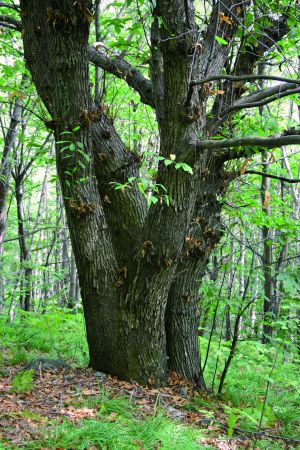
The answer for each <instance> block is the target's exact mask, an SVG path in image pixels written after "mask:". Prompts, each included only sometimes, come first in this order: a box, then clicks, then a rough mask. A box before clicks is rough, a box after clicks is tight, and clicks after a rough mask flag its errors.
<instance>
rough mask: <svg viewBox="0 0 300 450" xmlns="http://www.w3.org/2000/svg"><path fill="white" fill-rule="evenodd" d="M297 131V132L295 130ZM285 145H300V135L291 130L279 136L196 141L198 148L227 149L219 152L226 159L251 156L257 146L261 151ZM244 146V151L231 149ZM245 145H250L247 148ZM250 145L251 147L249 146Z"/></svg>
mask: <svg viewBox="0 0 300 450" xmlns="http://www.w3.org/2000/svg"><path fill="white" fill-rule="evenodd" d="M295 133H296V132H295ZM284 145H300V135H299V134H291V135H289V130H287V131H286V132H285V133H284V134H282V135H279V136H271V137H267V138H260V137H256V136H246V137H240V138H235V139H221V140H212V139H209V140H201V141H200V140H199V141H197V142H196V148H197V150H204V149H207V150H227V151H225V152H222V151H221V152H217V154H216V156H218V153H219V155H220V157H222V158H223V159H224V160H225V161H227V160H231V159H239V158H242V157H244V156H249V155H253V154H255V153H257V151H256V149H257V147H260V148H261V149H260V151H264V150H265V149H266V148H277V147H282V146H284ZM238 147H243V148H244V150H243V151H234V152H232V151H230V150H229V149H232V148H238ZM245 147H248V148H247V149H245ZM249 147H250V148H249Z"/></svg>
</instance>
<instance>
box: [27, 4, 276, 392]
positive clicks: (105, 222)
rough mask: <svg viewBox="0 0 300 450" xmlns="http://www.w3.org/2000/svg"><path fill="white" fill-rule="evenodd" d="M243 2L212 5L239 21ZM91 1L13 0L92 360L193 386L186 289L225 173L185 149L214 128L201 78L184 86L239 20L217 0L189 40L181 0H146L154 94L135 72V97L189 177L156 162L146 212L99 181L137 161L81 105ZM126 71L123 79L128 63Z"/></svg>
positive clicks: (214, 161)
mask: <svg viewBox="0 0 300 450" xmlns="http://www.w3.org/2000/svg"><path fill="white" fill-rule="evenodd" d="M246 3H247V2H242V3H241V4H239V5H238V8H237V6H236V3H235V2H233V1H230V0H224V2H223V3H222V10H223V8H225V10H224V11H225V12H226V14H228V16H229V15H230V16H231V14H232V16H233V17H234V16H235V15H236V14H238V15H242V14H243V11H244V6H245V4H246ZM91 7H92V2H91V1H90V0H80V1H76V2H74V0H61V1H60V2H58V1H57V0H45V1H44V2H42V3H41V2H40V4H38V5H37V2H36V1H34V0H21V9H22V26H23V29H24V30H23V40H24V50H25V57H26V60H27V65H28V67H29V69H30V72H31V74H32V78H33V81H34V83H35V85H36V88H37V91H38V93H39V95H40V97H41V98H42V100H43V102H44V103H45V105H46V108H47V110H48V112H49V114H50V118H51V120H49V121H48V126H50V127H52V128H53V130H54V135H55V140H56V157H57V170H58V175H59V179H60V184H61V189H62V196H63V200H64V205H65V209H66V217H67V221H68V226H69V229H70V236H71V241H72V248H73V252H74V256H75V260H76V266H77V270H78V277H79V282H80V287H81V294H82V301H83V308H84V314H85V320H86V327H87V339H88V344H89V351H90V364H91V366H92V367H94V368H96V369H98V370H102V371H106V372H109V373H112V374H114V375H118V376H120V377H122V378H126V379H135V380H137V381H140V382H143V383H147V382H148V383H155V384H159V383H164V382H165V380H166V378H167V374H168V370H169V369H172V370H175V371H176V372H178V373H180V374H181V375H184V376H186V377H187V378H189V379H192V380H194V381H199V382H200V383H202V384H203V380H202V376H201V371H200V367H199V353H198V339H197V334H198V333H197V328H198V312H197V308H198V304H197V302H198V288H199V284H200V281H201V277H202V275H203V272H204V269H205V265H206V264H207V261H208V258H209V255H210V252H211V250H212V249H213V248H214V246H215V245H216V244H217V242H218V241H219V239H220V236H221V225H220V211H221V202H220V199H221V197H222V195H223V194H224V192H225V191H226V188H227V184H228V182H229V181H230V179H231V175H230V174H227V173H225V172H224V171H223V164H224V161H225V160H226V158H227V159H230V158H231V156H230V155H229V153H228V152H227V155H225V154H223V153H222V152H220V153H219V154H218V155H219V156H216V154H214V153H212V152H210V151H209V150H207V149H202V150H200V146H198V148H197V145H196V144H195V143H196V142H199V140H200V141H201V138H204V139H205V138H207V137H209V133H213V134H214V133H215V132H217V131H218V127H217V128H216V129H214V124H213V123H212V121H211V122H210V124H207V123H206V122H207V121H206V104H207V98H208V94H209V93H210V87H209V85H208V86H204V87H203V86H198V85H194V86H192V83H191V81H192V80H194V79H199V78H204V77H206V76H209V75H211V74H219V73H220V71H221V69H222V68H224V66H225V63H226V61H227V58H228V54H229V51H230V45H228V46H226V45H221V44H220V43H218V42H216V40H215V36H216V34H218V35H220V36H221V35H222V36H224V37H226V40H227V41H228V42H230V41H231V40H232V38H233V37H234V34H235V32H236V30H237V27H238V21H237V20H233V19H232V20H230V19H229V23H228V20H227V21H224V20H223V21H222V20H220V17H221V15H220V14H221V13H222V11H220V9H219V4H216V5H215V6H214V8H213V11H212V14H211V20H210V23H209V25H208V27H207V30H206V32H205V33H204V35H201V33H200V32H199V30H198V29H197V24H196V22H195V11H194V5H193V2H192V1H190V0H186V1H184V2H182V1H181V0H158V1H157V2H156V7H155V9H154V11H153V19H154V20H153V27H152V34H151V51H152V64H151V81H152V88H153V92H152V94H153V95H152V96H151V92H150V93H149V89H148V87H149V84H150V83H147V80H146V84H147V86H148V87H147V92H146V95H145V96H144V98H146V103H148V104H151V105H152V106H154V108H155V111H156V117H157V122H158V129H159V134H160V156H162V157H163V158H165V159H169V158H170V155H175V157H176V162H180V163H185V164H187V165H189V166H190V167H191V168H192V169H193V173H192V174H191V173H188V172H186V171H184V170H182V169H180V168H178V167H177V169H176V167H175V163H171V164H170V165H168V166H167V165H165V164H164V161H160V163H159V167H158V178H157V186H159V185H163V186H164V187H165V188H166V189H167V194H168V196H169V197H170V198H171V204H170V205H167V204H166V203H165V202H164V201H162V202H157V203H156V204H155V205H154V204H153V205H152V206H151V207H150V209H149V210H147V206H146V201H145V199H144V197H143V196H142V194H141V193H140V192H139V190H138V188H137V185H133V186H132V189H126V190H125V191H124V192H121V191H120V190H114V189H111V187H110V185H109V183H110V182H119V183H124V182H126V181H127V180H128V178H129V177H139V161H138V160H137V158H136V155H134V154H133V153H131V152H128V151H127V150H126V148H125V147H124V144H123V143H122V141H121V139H120V137H119V136H118V135H117V133H116V132H115V129H114V127H113V124H112V123H111V120H109V118H108V117H107V116H106V114H105V108H104V107H103V106H101V105H100V106H98V105H97V106H95V105H94V104H93V101H92V96H91V93H90V80H89V73H88V54H87V43H88V33H89V23H90V22H91V21H92V14H91ZM202 38H204V39H203V42H200V40H201V39H202ZM272 42H273V41H272ZM264 45H266V44H264ZM254 60H255V58H254ZM105 61H106V64H107V65H108V66H109V64H110V62H109V61H108V58H107V59H106V60H105ZM117 63H118V62H117V61H116V64H117ZM125 66H126V64H125ZM110 67H111V70H112V71H113V73H115V74H116V73H117V74H118V71H117V70H116V69H115V68H114V67H115V66H114V64H110ZM126 67H127V68H128V65H127V66H126ZM135 73H136V72H135ZM127 75H128V79H131V80H132V77H133V75H132V73H130V71H128V73H127V72H126V71H125V73H124V78H127ZM117 76H118V75H117ZM140 81H141V77H139V82H140ZM133 84H134V83H132V82H131V85H133ZM150 87H151V84H150ZM150 90H151V89H150ZM238 95H239V94H238V93H236V92H235V93H234V95H233V93H232V92H229V91H228V95H226V99H225V100H226V101H224V103H222V101H220V102H218V101H216V105H215V107H214V108H213V109H212V112H213V113H214V112H215V111H216V110H217V111H218V112H222V111H223V110H224V108H226V107H227V103H228V104H230V97H232V98H237V97H238ZM240 95H241V94H240ZM150 97H151V98H150ZM149 98H150V100H149ZM232 98H231V100H232ZM153 104H154V105H153ZM216 122H218V123H219V119H218V120H217V121H216ZM208 125H209V126H208ZM66 133H67V134H66ZM61 141H65V142H61ZM66 141H67V142H66ZM235 157H236V156H235ZM172 158H173V159H174V157H173V156H172Z"/></svg>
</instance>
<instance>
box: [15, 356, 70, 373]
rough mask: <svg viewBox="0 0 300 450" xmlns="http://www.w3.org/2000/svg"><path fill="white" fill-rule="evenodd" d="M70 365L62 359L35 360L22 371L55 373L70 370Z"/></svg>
mask: <svg viewBox="0 0 300 450" xmlns="http://www.w3.org/2000/svg"><path fill="white" fill-rule="evenodd" d="M70 368H71V367H70V365H69V364H68V363H67V362H66V361H64V360H63V359H48V358H37V359H33V360H32V361H30V362H29V363H28V364H27V366H26V367H24V369H23V370H30V369H33V370H47V371H49V372H56V371H57V370H60V369H70Z"/></svg>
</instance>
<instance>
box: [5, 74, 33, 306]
mask: <svg viewBox="0 0 300 450" xmlns="http://www.w3.org/2000/svg"><path fill="white" fill-rule="evenodd" d="M26 79H27V77H26V76H25V75H24V76H23V78H22V84H23V83H24V82H25V81H26ZM22 84H21V86H22ZM22 105H23V101H22V99H20V98H17V99H16V100H15V104H14V106H13V110H12V115H11V119H10V124H9V127H8V131H7V133H6V135H5V136H4V149H3V154H2V158H1V165H0V308H1V307H2V306H4V303H5V298H4V297H5V285H4V280H3V279H2V273H3V270H2V264H3V262H2V258H3V250H4V248H3V240H4V234H5V229H6V222H7V217H6V203H7V195H8V191H9V182H10V176H11V169H12V164H11V153H12V150H13V147H14V145H15V141H16V135H17V130H18V124H19V122H20V119H21V112H22Z"/></svg>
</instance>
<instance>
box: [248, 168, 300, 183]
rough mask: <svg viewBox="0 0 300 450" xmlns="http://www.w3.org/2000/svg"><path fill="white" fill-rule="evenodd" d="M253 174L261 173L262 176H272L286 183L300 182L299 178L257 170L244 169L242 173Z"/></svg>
mask: <svg viewBox="0 0 300 450" xmlns="http://www.w3.org/2000/svg"><path fill="white" fill-rule="evenodd" d="M244 174H253V175H261V176H262V177H267V178H273V179H274V180H280V181H284V182H286V183H300V179H291V178H286V177H280V176H278V175H272V174H270V173H264V172H258V171H256V170H245V172H244V173H243V174H242V175H244Z"/></svg>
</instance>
